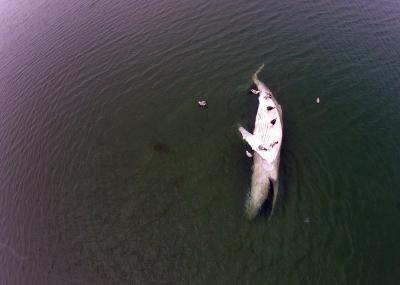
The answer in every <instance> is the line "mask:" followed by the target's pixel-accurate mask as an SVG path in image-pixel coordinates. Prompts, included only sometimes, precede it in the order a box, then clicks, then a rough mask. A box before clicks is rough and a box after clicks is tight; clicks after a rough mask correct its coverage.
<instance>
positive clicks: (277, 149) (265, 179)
mask: <svg viewBox="0 0 400 285" xmlns="http://www.w3.org/2000/svg"><path fill="white" fill-rule="evenodd" d="M263 67H264V65H261V66H260V68H259V69H258V70H257V71H256V72H255V73H254V75H253V76H252V80H253V82H254V84H255V86H257V90H258V91H259V92H252V93H253V94H254V96H258V108H257V114H256V118H255V123H254V131H253V133H251V132H250V131H248V130H246V129H245V128H244V127H243V126H241V125H239V127H238V128H239V132H240V134H241V135H242V138H243V140H244V141H246V142H247V144H248V145H249V146H250V147H251V149H252V150H253V167H252V170H253V171H252V176H251V188H250V193H249V196H248V199H247V201H246V214H247V216H248V217H249V218H250V219H253V218H255V217H256V216H257V215H258V214H259V212H260V209H261V207H262V205H263V204H264V202H265V201H266V200H267V198H268V197H269V195H272V207H271V214H272V213H273V212H274V207H275V204H276V200H277V196H278V191H279V179H278V178H279V177H278V176H279V163H280V153H281V146H282V139H283V120H282V119H283V113H282V108H281V106H280V105H279V103H278V101H277V100H276V98H275V97H274V95H273V94H272V92H271V90H270V89H269V88H268V87H267V86H266V85H265V84H264V83H263V82H262V81H261V80H259V79H258V74H259V73H260V71H261V70H262V69H263Z"/></svg>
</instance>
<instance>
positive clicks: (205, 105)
mask: <svg viewBox="0 0 400 285" xmlns="http://www.w3.org/2000/svg"><path fill="white" fill-rule="evenodd" d="M197 104H199V106H200V107H203V108H204V107H207V101H206V100H201V101H198V102H197Z"/></svg>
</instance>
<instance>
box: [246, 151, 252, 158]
mask: <svg viewBox="0 0 400 285" xmlns="http://www.w3.org/2000/svg"><path fill="white" fill-rule="evenodd" d="M246 156H247V157H248V158H252V157H253V155H252V154H251V153H250V151H248V150H246Z"/></svg>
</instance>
